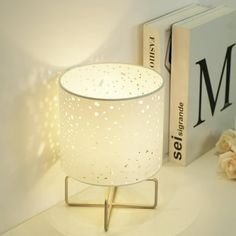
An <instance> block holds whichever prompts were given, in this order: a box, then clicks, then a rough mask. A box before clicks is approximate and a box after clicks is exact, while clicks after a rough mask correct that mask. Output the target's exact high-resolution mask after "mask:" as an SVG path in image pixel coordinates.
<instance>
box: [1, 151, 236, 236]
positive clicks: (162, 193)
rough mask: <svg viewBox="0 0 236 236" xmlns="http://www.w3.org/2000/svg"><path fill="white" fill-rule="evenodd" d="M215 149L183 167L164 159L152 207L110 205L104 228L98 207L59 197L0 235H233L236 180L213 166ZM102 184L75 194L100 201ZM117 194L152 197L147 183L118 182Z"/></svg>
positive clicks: (138, 199) (124, 198) (127, 198)
mask: <svg viewBox="0 0 236 236" xmlns="http://www.w3.org/2000/svg"><path fill="white" fill-rule="evenodd" d="M214 153H215V151H214V150H211V151H210V152H208V153H206V154H205V155H203V156H202V157H201V158H199V159H198V160H196V161H194V162H193V163H192V164H190V165H189V166H188V167H180V166H177V165H175V164H173V163H167V164H166V165H164V166H163V167H162V169H161V171H160V172H159V174H158V179H159V203H158V207H157V209H155V210H137V209H114V210H113V212H112V218H111V222H110V227H109V231H108V232H107V233H105V232H104V231H103V209H102V208H77V207H67V206H66V205H65V204H64V202H63V203H60V204H58V205H56V206H55V207H52V208H50V209H48V210H47V211H45V212H43V213H41V214H40V215H37V216H35V217H33V218H31V219H30V220H28V221H27V222H25V223H23V224H21V225H19V226H18V227H16V228H14V229H12V230H10V231H8V232H7V233H4V234H2V236H90V235H106V236H110V235H115V236H117V235H122V236H132V235H133V236H144V235H146V236H157V235H160V236H166V235H180V236H192V235H196V236H199V235H207V236H222V235H227V236H230V235H232V236H233V235H236V227H235V225H236V182H235V181H232V180H231V181H230V180H227V179H226V178H225V177H224V176H223V175H222V174H220V173H219V172H218V168H217V161H218V158H217V156H215V154H214ZM104 190H105V189H104V188H98V187H88V188H86V189H85V190H83V191H82V192H80V193H79V194H77V195H76V196H75V197H74V198H75V199H79V200H80V201H82V200H86V201H101V202H103V199H104V194H105V192H106V190H105V191H104ZM117 194H118V196H117V201H123V202H124V201H127V202H135V203H137V202H140V203H141V202H142V203H151V200H152V185H151V183H148V182H144V183H141V184H136V185H134V186H127V187H123V188H122V189H120V190H118V193H117ZM16 210H17V209H16Z"/></svg>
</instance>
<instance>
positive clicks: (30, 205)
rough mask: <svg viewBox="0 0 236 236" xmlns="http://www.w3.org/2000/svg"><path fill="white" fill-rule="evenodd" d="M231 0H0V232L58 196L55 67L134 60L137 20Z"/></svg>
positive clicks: (136, 59)
mask: <svg viewBox="0 0 236 236" xmlns="http://www.w3.org/2000/svg"><path fill="white" fill-rule="evenodd" d="M233 1H234V0H228V1H220V0H218V1H210V0H209V1H203V0H200V1H192V0H179V1H176V0H113V1H111V0H86V1H82V0H61V1H57V0H50V1H48V0H41V1H36V0H21V1H17V0H0V81H1V84H0V132H1V135H0V158H1V164H0V233H1V232H4V231H6V230H8V229H9V228H11V227H14V226H15V225H17V224H19V223H21V222H22V221H24V220H26V219H28V218H29V217H31V216H33V215H35V214H37V213H39V212H41V211H43V210H45V209H46V208H48V207H50V206H52V205H53V204H56V203H57V202H58V201H61V200H62V199H63V194H64V185H63V181H64V180H63V178H64V173H63V172H62V171H61V169H60V163H59V158H58V139H57V138H58V129H57V128H58V127H57V124H58V123H57V119H58V117H57V108H58V106H57V97H56V83H55V72H56V71H60V70H61V69H63V68H66V67H69V66H72V65H74V64H85V63H92V62H111V61H112V62H127V63H135V64H140V63H141V57H142V54H141V46H142V41H141V35H142V31H141V24H142V23H143V22H145V21H147V20H150V19H152V18H154V17H157V16H160V15H162V14H164V13H167V12H168V11H172V10H174V9H177V8H180V7H182V6H184V5H186V4H190V3H194V2H195V3H196V2H200V3H204V4H213V5H215V4H216V3H225V4H227V3H228V4H231V5H232V4H233ZM83 187H84V186H83V185H82V184H79V185H78V187H77V186H76V187H75V188H74V191H76V190H78V189H81V188H83Z"/></svg>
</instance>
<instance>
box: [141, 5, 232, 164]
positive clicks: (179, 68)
mask: <svg viewBox="0 0 236 236" xmlns="http://www.w3.org/2000/svg"><path fill="white" fill-rule="evenodd" d="M143 32H144V33H143V65H144V66H146V67H149V68H151V69H154V70H156V71H157V72H159V73H160V74H161V75H162V76H163V78H164V81H165V100H166V101H165V105H166V106H165V108H166V109H165V124H164V130H165V132H164V143H165V145H164V148H163V150H164V153H163V154H164V156H167V155H168V156H169V159H170V160H173V161H175V162H178V163H180V164H182V165H187V164H189V163H191V162H192V161H193V160H194V159H196V158H197V157H199V156H200V155H202V154H203V153H204V152H206V151H208V150H209V149H211V148H212V147H213V146H214V144H215V143H216V140H217V139H218V138H219V136H220V134H221V132H222V131H224V130H225V129H227V128H233V127H234V118H235V115H236V90H235V89H236V46H235V44H236V10H235V9H234V8H232V7H227V6H218V7H214V8H209V7H206V6H201V5H191V6H187V7H185V8H182V9H179V10H177V11H173V12H171V13H168V14H166V15H164V16H161V17H159V18H157V19H154V20H151V21H149V22H147V23H145V24H144V28H143Z"/></svg>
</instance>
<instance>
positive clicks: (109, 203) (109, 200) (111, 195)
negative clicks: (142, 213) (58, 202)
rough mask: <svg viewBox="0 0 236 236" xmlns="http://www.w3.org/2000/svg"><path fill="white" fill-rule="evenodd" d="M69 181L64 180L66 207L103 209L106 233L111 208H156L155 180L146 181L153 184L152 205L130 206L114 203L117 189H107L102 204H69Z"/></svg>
mask: <svg viewBox="0 0 236 236" xmlns="http://www.w3.org/2000/svg"><path fill="white" fill-rule="evenodd" d="M69 179H70V177H69V176H67V177H66V178H65V202H66V204H67V205H68V206H76V207H104V230H105V231H106V232H107V230H108V227H109V222H110V217H111V212H112V208H113V207H116V208H134V209H155V208H156V206H157V192H158V180H157V179H156V178H153V179H147V180H146V181H151V182H153V183H154V187H155V188H154V202H153V204H152V205H132V204H119V203H116V202H115V197H116V193H117V188H118V187H109V191H108V194H107V197H106V199H105V201H104V204H102V203H73V202H69V197H68V195H69V194H68V193H69Z"/></svg>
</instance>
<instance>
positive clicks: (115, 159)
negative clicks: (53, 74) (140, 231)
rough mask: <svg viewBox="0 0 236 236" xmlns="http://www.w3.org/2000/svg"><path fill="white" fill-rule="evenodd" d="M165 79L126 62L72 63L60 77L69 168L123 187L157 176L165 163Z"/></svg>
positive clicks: (82, 176)
mask: <svg viewBox="0 0 236 236" xmlns="http://www.w3.org/2000/svg"><path fill="white" fill-rule="evenodd" d="M162 87H163V80H162V78H161V76H160V75H159V74H158V73H156V72H154V71H152V70H149V69H146V68H144V67H140V66H133V65H126V64H95V65H88V66H82V67H74V68H72V69H70V70H68V71H66V72H65V73H64V74H63V75H62V76H61V78H60V117H61V155H62V165H63V167H64V170H65V172H66V173H67V174H68V175H69V176H71V177H73V178H75V179H77V180H79V181H81V182H85V183H89V184H95V185H105V186H119V185H125V184H131V183H136V182H139V181H142V180H145V179H147V178H149V177H151V176H153V175H154V174H155V173H156V172H157V171H158V170H159V168H160V167H161V163H162V140H163V139H162V134H163V94H162V93H163V89H162Z"/></svg>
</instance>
